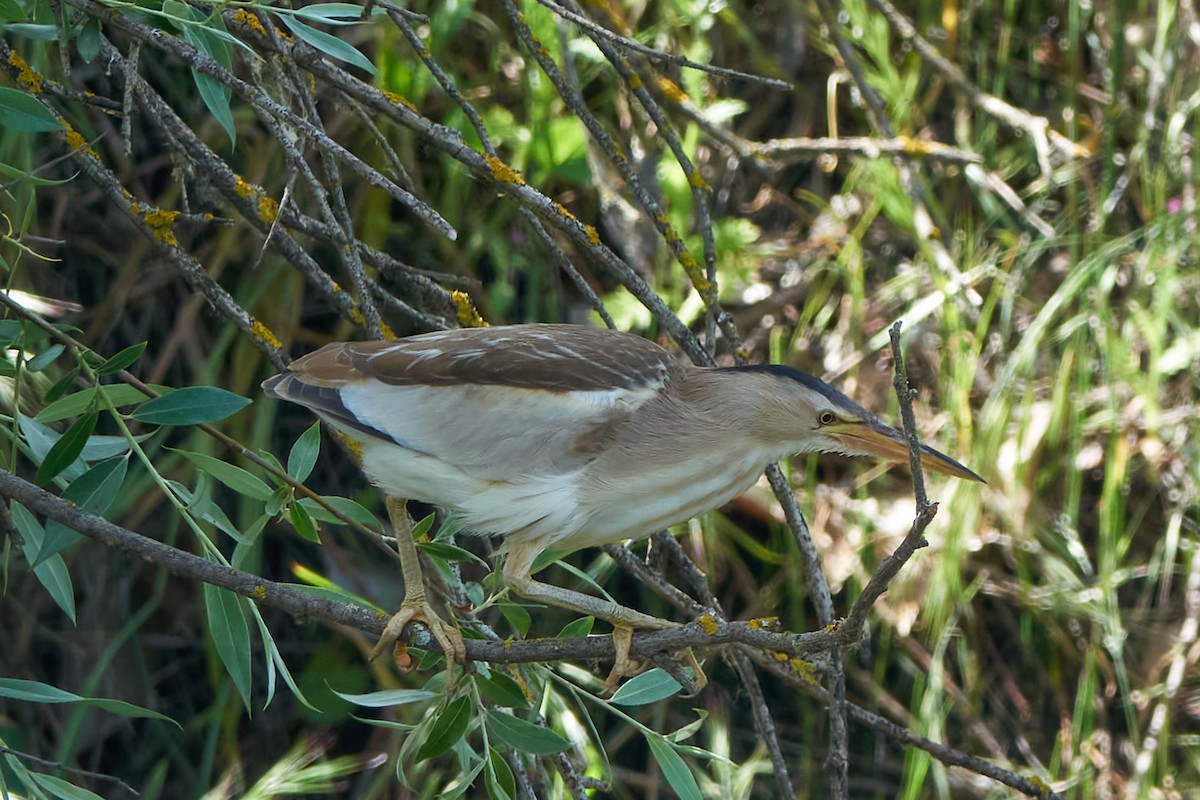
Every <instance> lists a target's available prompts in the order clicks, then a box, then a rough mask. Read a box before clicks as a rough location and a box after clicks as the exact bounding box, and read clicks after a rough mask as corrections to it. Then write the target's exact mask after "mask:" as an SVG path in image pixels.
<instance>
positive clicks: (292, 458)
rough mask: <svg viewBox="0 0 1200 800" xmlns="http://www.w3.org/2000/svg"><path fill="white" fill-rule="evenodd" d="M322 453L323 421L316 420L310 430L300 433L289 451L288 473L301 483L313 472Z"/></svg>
mask: <svg viewBox="0 0 1200 800" xmlns="http://www.w3.org/2000/svg"><path fill="white" fill-rule="evenodd" d="M320 454H321V423H319V422H314V423H313V424H312V425H311V426H309V428H308V430H306V431H305V432H304V433H302V434H300V438H299V439H297V440H296V443H295V444H294V445H292V451H291V452H290V453H288V465H287V473H288V475H291V476H292V477H293V478H295V479H296V480H297V481H299V482H300V483H303V482H304V481H305V479H306V478H308V476H309V475H311V474H312V471H313V467H314V466H315V465H316V463H317V456H318V455H320Z"/></svg>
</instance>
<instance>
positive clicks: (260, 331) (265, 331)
mask: <svg viewBox="0 0 1200 800" xmlns="http://www.w3.org/2000/svg"><path fill="white" fill-rule="evenodd" d="M250 333H251V334H252V335H253V336H256V337H257V338H259V339H261V340H262V341H264V342H266V343H267V344H269V345H271V347H277V348H282V347H283V342H281V341H279V337H277V336H276V335H275V334H273V333H271V329H270V328H268V327H267V326H266V325H264V324H262V322H260V321H259V320H257V319H253V318H252V319H251V320H250Z"/></svg>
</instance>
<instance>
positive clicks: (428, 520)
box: [412, 514, 434, 541]
mask: <svg viewBox="0 0 1200 800" xmlns="http://www.w3.org/2000/svg"><path fill="white" fill-rule="evenodd" d="M433 521H434V515H433V514H426V515H425V516H424V517H422V518H421V519H419V520H417V524H416V525H413V526H412V538H413V539H415V540H417V541H421V540H422V539H424V538H425V537H426V536H428V535H429V531H430V530H432V529H433Z"/></svg>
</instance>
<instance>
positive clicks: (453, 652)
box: [371, 595, 467, 673]
mask: <svg viewBox="0 0 1200 800" xmlns="http://www.w3.org/2000/svg"><path fill="white" fill-rule="evenodd" d="M410 622H419V623H421V624H422V625H424V626H425V627H426V628H428V629H429V632H430V633H431V634H433V638H434V640H435V641H436V642H437V643H438V644H439V645H441V647H442V653H443V654H444V655H445V657H446V670H447V672H448V673H449V671H450V670H451V668H452V667H453V665H454V664H455V663H463V662H465V661H466V658H467V646H466V643H465V642H463V637H462V633H461V632H459V630H458V628H456V627H455V626H454V625H452V624H450V623H448V622H446V621H445V620H443V619H442V618H441V617H439V616H438V614H437V612H436V611H434V610H433V606H431V605H430V604H429V601H428V600H426V599H425V597H424V595H418V596H416V597H405V598H404V602H403V603H401V604H400V610H399V611H397V612H396V613H395V614H394V615H392V618H391V619H390V620H388V624H387V627H385V628H384V630H383V635H382V636H380V637H379V641H378V642H377V643H376V644H375V649H374V650H372V651H371V660H372V661H374V660H375V659H377V658H379V656H380V655H382V654H383V652H384V651H385V650H387V648H388V647H389V646H392V645H394V650H393V656H394V658H395V661H396V665H397V666H399V667H401V668H407V667H408V663H407V661H408V657H407V653H406V652H405V651H404V650H403V647H404V645H403V643H402V642H400V641H398V640H399V638H400V634H402V633H403V632H404V626H405V625H407V624H408V623H410Z"/></svg>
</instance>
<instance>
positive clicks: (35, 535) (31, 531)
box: [11, 500, 75, 623]
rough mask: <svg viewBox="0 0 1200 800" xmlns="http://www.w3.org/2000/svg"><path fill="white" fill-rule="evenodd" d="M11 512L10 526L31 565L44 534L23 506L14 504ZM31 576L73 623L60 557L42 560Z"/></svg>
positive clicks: (67, 579) (70, 595)
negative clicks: (14, 529) (23, 546)
mask: <svg viewBox="0 0 1200 800" xmlns="http://www.w3.org/2000/svg"><path fill="white" fill-rule="evenodd" d="M11 510H12V518H13V524H14V525H16V526H17V530H18V531H20V532H21V536H23V537H24V538H25V547H26V549H25V558H26V559H28V560H30V561H31V562H32V560H33V559H35V558H37V553H38V552H40V551H41V549H42V545H43V543H44V542H45V541H46V532H45V531H44V530H42V526H41V524H40V523H39V522H38V521H37V518H36V517H34V516H33V514H32V513H30V511H29V509H27V508H25V506H23V505H21V504H20V503H18V502H16V501H15V500H14V501H13V503H12V506H11ZM33 575H34V577H35V578H37V579H38V582H39V583H41V584H42V586H44V587H45V589H46V591H47V592H49V593H50V597H51V599H53V600H54V602H55V604H57V605H58V607H59V608H61V609H62V610H63V613H64V614H66V615H67V616H68V617H70V618H71V622H72V623H74V622H75V588H74V586H72V585H71V573H70V572H68V571H67V564H66V562H65V561H63V560H62V556H51V557H50V558H48V559H46V560H45V561H44V562H42V563H41V564H39V565H37V566H36V567H34V568H33Z"/></svg>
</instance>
